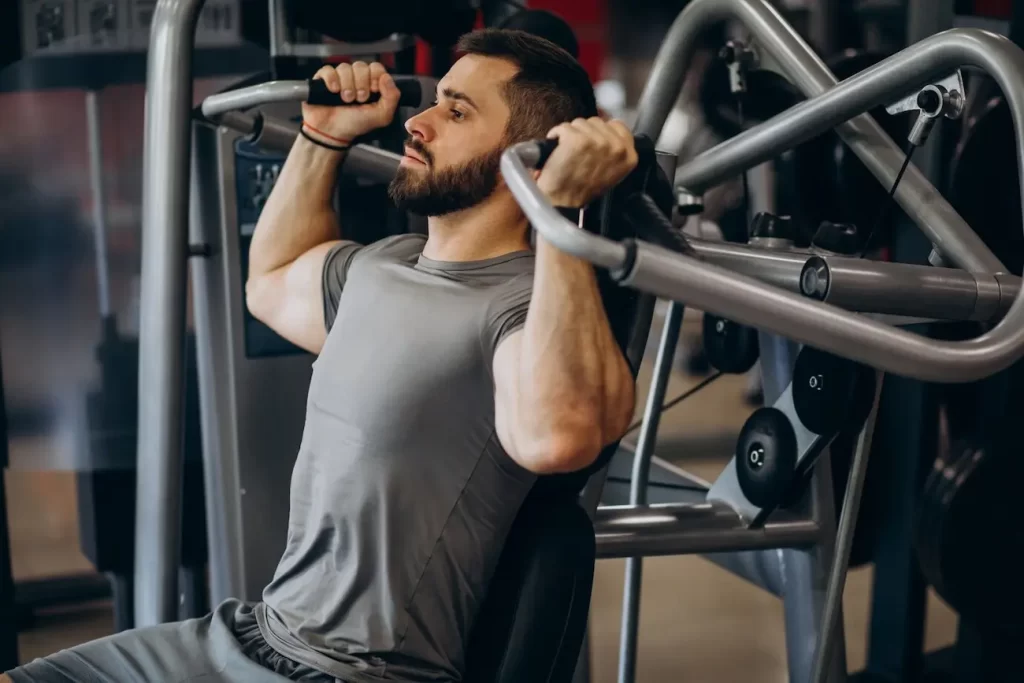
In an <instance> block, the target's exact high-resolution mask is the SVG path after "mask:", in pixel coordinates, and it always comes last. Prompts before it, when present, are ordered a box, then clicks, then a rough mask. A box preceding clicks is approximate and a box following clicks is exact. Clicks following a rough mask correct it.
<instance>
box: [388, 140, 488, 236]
mask: <svg viewBox="0 0 1024 683" xmlns="http://www.w3.org/2000/svg"><path fill="white" fill-rule="evenodd" d="M405 144H406V146H408V147H409V149H412V150H415V151H416V152H417V153H418V154H419V155H420V156H421V157H422V158H423V159H424V160H425V161H426V162H427V163H426V165H425V166H424V167H423V168H408V167H405V166H399V167H398V173H396V174H395V178H394V180H392V181H391V184H390V185H389V186H388V196H389V197H391V200H392V201H393V202H394V203H395V206H397V207H398V208H399V209H400V210H402V211H409V212H411V213H414V214H418V215H420V216H426V217H434V216H445V215H447V214H450V213H455V212H457V211H462V210H464V209H468V208H471V207H474V206H476V205H477V204H479V203H480V202H482V201H484V200H485V199H487V198H488V197H490V196H491V194H493V193H494V190H495V189H496V188H497V187H498V177H499V174H500V169H501V153H502V152H504V151H505V150H504V148H503V147H498V148H497V149H494V150H492V151H490V152H487V153H486V154H482V155H480V156H478V157H476V158H475V159H471V160H470V161H467V162H466V163H464V164H462V165H461V166H455V167H452V168H442V169H435V168H434V157H433V155H431V154H430V152H429V151H428V150H427V149H426V147H425V145H423V143H422V142H420V141H419V140H417V139H416V138H411V139H409V140H407V141H406V143H405Z"/></svg>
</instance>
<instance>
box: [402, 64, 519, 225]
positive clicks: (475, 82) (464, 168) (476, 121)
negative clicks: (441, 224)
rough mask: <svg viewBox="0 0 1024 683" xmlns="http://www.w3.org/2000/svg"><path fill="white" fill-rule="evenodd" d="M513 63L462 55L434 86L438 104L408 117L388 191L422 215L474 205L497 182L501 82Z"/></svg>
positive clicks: (503, 122)
mask: <svg viewBox="0 0 1024 683" xmlns="http://www.w3.org/2000/svg"><path fill="white" fill-rule="evenodd" d="M516 71H517V67H516V66H515V65H514V64H512V63H511V62H508V61H506V60H504V59H496V58H493V57H481V56H478V55H467V56H465V57H463V58H462V59H460V60H459V61H458V62H456V63H455V65H454V66H452V68H451V70H450V71H449V72H448V73H447V74H446V75H445V77H444V78H443V79H441V81H440V82H439V83H438V86H437V103H436V104H435V105H434V106H433V107H431V108H430V109H428V110H426V111H424V112H422V113H420V114H418V115H416V116H414V117H412V118H411V119H409V120H408V121H407V122H406V124H405V128H406V130H407V131H408V132H409V139H408V140H407V141H406V143H405V144H406V146H405V156H404V157H403V158H402V162H401V165H400V166H399V168H398V174H397V175H396V176H395V179H394V180H393V181H392V182H391V187H390V188H389V193H390V195H391V198H392V199H393V200H394V202H395V204H397V205H398V206H399V207H400V208H402V209H404V210H406V211H411V212H413V213H417V214H420V215H423V216H443V215H445V214H449V213H453V212H455V211H461V210H462V209H468V208H470V207H472V206H476V205H477V204H479V203H480V202H482V201H483V200H485V199H487V198H488V197H489V196H491V194H493V193H494V191H495V189H496V188H497V187H498V179H499V166H500V160H501V153H502V152H503V151H504V137H505V127H506V126H507V125H508V117H509V109H508V105H507V104H506V103H505V98H504V95H503V92H502V90H503V86H504V84H505V82H506V81H508V80H509V79H510V78H512V77H513V76H514V75H515V74H516Z"/></svg>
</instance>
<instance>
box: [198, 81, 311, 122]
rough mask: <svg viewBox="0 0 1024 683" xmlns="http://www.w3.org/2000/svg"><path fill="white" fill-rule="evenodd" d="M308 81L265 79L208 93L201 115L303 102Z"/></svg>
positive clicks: (209, 116) (208, 115)
mask: <svg viewBox="0 0 1024 683" xmlns="http://www.w3.org/2000/svg"><path fill="white" fill-rule="evenodd" d="M308 97H309V82H308V81H267V82H266V83H259V84H257V85H250V86H249V87H246V88H240V89H238V90H228V91H227V92H222V93H217V94H216V95H210V96H209V97H207V98H206V99H205V100H203V104H202V111H203V116H205V117H207V118H212V117H214V116H217V115H219V114H223V113H225V112H229V111H239V110H244V109H252V108H253V107H261V106H263V105H266V104H271V103H272V102H305V101H306V98H308Z"/></svg>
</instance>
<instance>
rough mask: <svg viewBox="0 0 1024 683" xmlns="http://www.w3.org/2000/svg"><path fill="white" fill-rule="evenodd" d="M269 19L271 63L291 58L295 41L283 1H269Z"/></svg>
mask: <svg viewBox="0 0 1024 683" xmlns="http://www.w3.org/2000/svg"><path fill="white" fill-rule="evenodd" d="M204 2H205V0H204ZM267 17H268V19H269V21H270V59H271V61H273V60H275V59H277V58H278V57H284V56H289V55H290V54H291V46H292V43H293V42H294V41H293V39H292V38H293V37H292V32H291V27H290V26H289V25H288V15H287V13H286V12H285V9H284V2H283V0H267Z"/></svg>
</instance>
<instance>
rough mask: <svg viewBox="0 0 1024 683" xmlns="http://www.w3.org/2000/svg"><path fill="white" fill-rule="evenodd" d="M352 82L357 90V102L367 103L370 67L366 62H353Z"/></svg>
mask: <svg viewBox="0 0 1024 683" xmlns="http://www.w3.org/2000/svg"><path fill="white" fill-rule="evenodd" d="M352 81H353V85H354V86H355V89H356V102H365V101H366V100H367V99H369V97H370V65H369V64H367V63H366V62H353V63H352Z"/></svg>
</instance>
